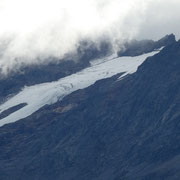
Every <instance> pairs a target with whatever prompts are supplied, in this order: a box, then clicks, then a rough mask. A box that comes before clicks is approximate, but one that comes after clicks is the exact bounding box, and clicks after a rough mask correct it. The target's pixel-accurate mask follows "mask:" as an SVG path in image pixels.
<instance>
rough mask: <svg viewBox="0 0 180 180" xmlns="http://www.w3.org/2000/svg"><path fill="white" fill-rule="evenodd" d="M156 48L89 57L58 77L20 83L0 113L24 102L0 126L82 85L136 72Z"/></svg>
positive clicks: (80, 87) (62, 96) (86, 85)
mask: <svg viewBox="0 0 180 180" xmlns="http://www.w3.org/2000/svg"><path fill="white" fill-rule="evenodd" d="M159 51H160V50H157V51H153V52H151V53H146V54H143V55H140V56H135V57H117V56H116V55H115V54H112V55H110V56H108V57H105V58H100V59H96V60H93V61H91V66H90V67H88V68H85V69H83V70H81V71H79V72H77V73H75V74H72V75H69V76H66V77H64V78H61V79H59V80H58V81H54V82H49V83H42V84H37V85H33V86H29V87H24V88H23V89H22V90H21V91H20V92H19V93H18V94H17V95H15V96H13V97H12V98H10V99H8V100H7V101H6V102H5V103H3V104H1V105H0V113H2V112H3V111H5V110H8V109H9V108H11V107H14V106H17V105H19V104H21V103H26V104H27V105H26V106H24V107H23V108H21V109H19V110H17V111H15V112H13V113H11V114H10V115H8V116H7V117H5V118H3V119H1V120H0V127H1V126H3V125H5V124H8V123H13V122H16V121H18V120H20V119H23V118H26V117H28V116H30V115H31V114H33V113H34V112H36V111H37V110H39V109H40V108H42V107H43V106H44V105H50V104H53V103H56V102H57V101H60V100H62V99H63V98H64V97H65V96H67V95H69V94H71V93H72V92H74V91H76V90H79V89H84V88H86V87H88V86H90V85H92V84H94V83H95V82H96V81H98V80H101V79H105V78H109V77H112V76H114V75H116V74H118V73H123V75H122V76H121V77H119V80H120V79H122V78H123V77H124V76H126V75H127V74H132V73H134V72H136V71H137V68H138V66H140V65H141V64H142V63H143V62H144V61H145V59H146V58H147V57H149V56H153V55H155V54H157V53H158V52H159Z"/></svg>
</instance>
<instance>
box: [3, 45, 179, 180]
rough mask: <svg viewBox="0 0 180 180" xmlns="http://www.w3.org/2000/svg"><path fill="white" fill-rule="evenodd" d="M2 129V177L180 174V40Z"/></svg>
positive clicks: (172, 179)
mask: <svg viewBox="0 0 180 180" xmlns="http://www.w3.org/2000/svg"><path fill="white" fill-rule="evenodd" d="M117 77H119V76H114V77H112V78H109V79H105V80H101V81H99V82H97V83H95V84H94V85H93V86H91V87H89V88H87V89H84V90H79V91H76V92H74V93H73V94H71V95H69V96H67V97H66V98H65V99H64V100H63V101H62V102H58V103H56V104H54V105H51V106H45V107H43V108H42V109H40V110H39V111H38V112H36V113H35V114H33V115H31V116H30V117H28V118H26V119H24V120H21V121H18V122H16V123H13V124H9V125H5V126H4V127H1V128H0V132H1V133H0V179H3V180H11V179H14V180H16V179H17V180H21V179H22V180H23V179H27V180H32V179H34V180H41V179H43V180H51V179H54V180H59V179H61V180H77V179H78V180H121V179H122V180H132V179H133V180H164V179H166V180H179V179H180V141H179V139H180V131H179V129H180V41H179V42H175V43H173V44H171V45H169V46H167V47H166V48H164V49H163V50H162V51H161V52H160V53H159V54H157V55H155V56H153V57H150V58H148V59H147V60H146V61H145V62H144V63H143V64H142V65H141V66H140V67H139V69H138V71H137V72H136V73H135V74H133V75H130V76H128V77H126V78H124V79H123V80H121V81H117Z"/></svg>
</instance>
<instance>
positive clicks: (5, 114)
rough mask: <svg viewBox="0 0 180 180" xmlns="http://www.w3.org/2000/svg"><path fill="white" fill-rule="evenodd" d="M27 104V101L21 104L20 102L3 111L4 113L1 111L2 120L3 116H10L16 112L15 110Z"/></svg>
mask: <svg viewBox="0 0 180 180" xmlns="http://www.w3.org/2000/svg"><path fill="white" fill-rule="evenodd" d="M26 105H27V104H26V103H21V104H19V105H17V106H14V107H11V108H9V109H7V110H5V111H3V112H2V113H0V120H1V119H3V118H5V117H7V116H9V115H10V114H12V113H13V112H15V111H17V110H19V109H21V108H23V107H24V106H26Z"/></svg>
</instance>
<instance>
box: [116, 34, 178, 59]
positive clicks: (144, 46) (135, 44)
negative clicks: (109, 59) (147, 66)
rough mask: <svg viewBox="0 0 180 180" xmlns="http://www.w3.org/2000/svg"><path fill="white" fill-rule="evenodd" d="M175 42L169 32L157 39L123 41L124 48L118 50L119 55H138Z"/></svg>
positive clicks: (173, 36)
mask: <svg viewBox="0 0 180 180" xmlns="http://www.w3.org/2000/svg"><path fill="white" fill-rule="evenodd" d="M175 42H176V39H175V35H174V34H170V35H166V36H165V37H163V38H161V39H160V40H158V41H153V40H141V41H137V40H131V41H129V42H125V43H124V49H123V50H121V51H119V52H118V55H119V56H138V55H141V54H143V53H148V52H152V51H154V50H156V49H159V48H161V47H162V46H167V45H170V44H173V43H175Z"/></svg>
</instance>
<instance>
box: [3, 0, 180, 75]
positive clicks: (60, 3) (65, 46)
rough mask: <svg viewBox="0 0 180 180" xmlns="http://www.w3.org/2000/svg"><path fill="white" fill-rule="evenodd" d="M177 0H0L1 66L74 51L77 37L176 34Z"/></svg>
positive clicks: (8, 68)
mask: <svg viewBox="0 0 180 180" xmlns="http://www.w3.org/2000/svg"><path fill="white" fill-rule="evenodd" d="M179 8H180V1H179V0H171V1H169V0H156V1H155V0H126V1H124V0H76V1H74V0H31V1H29V0H0V24H1V28H0V69H1V71H2V72H3V73H4V74H7V73H8V72H10V71H12V70H13V71H14V70H17V69H19V68H20V67H21V66H22V65H30V64H40V63H46V62H47V61H48V58H49V57H54V58H56V59H57V60H61V59H63V57H64V56H65V55H66V54H68V53H75V52H76V49H77V47H78V45H79V43H80V41H82V40H84V39H90V40H91V41H93V42H94V43H96V44H97V45H98V42H99V41H100V40H102V39H108V40H109V41H110V43H111V44H112V46H113V50H114V51H116V48H117V45H119V44H121V43H123V41H124V40H126V39H133V38H136V39H145V38H148V39H158V38H161V37H162V36H164V35H166V34H169V33H174V34H175V35H176V36H177V38H179V37H180V32H179V29H180V25H179V19H180V13H179V12H178V11H179Z"/></svg>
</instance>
